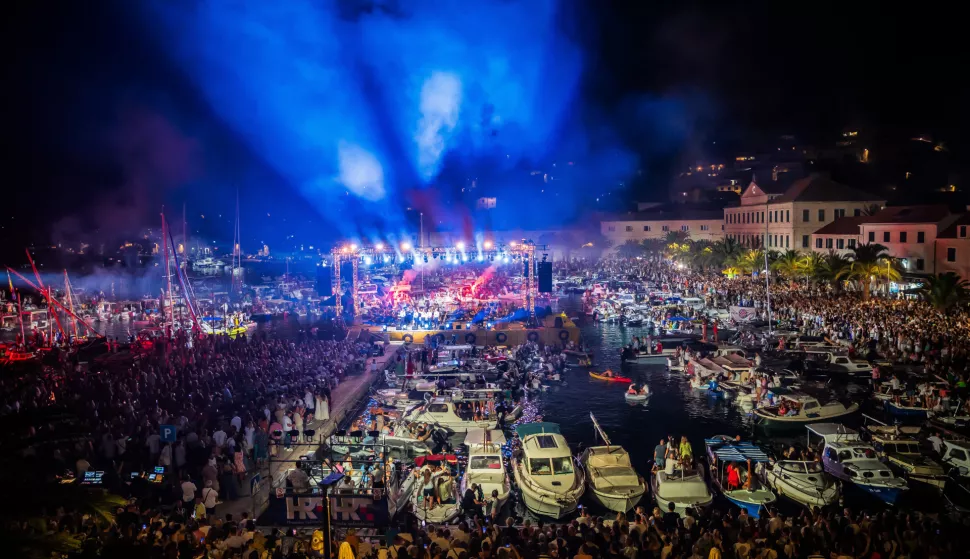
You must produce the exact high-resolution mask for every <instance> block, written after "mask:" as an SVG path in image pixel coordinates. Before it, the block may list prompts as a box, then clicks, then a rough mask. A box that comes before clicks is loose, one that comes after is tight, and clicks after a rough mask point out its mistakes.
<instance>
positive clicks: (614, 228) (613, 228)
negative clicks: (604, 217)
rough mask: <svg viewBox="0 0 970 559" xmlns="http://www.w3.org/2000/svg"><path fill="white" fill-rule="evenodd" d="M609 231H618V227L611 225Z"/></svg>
mask: <svg viewBox="0 0 970 559" xmlns="http://www.w3.org/2000/svg"><path fill="white" fill-rule="evenodd" d="M607 229H608V230H609V231H616V227H615V226H613V225H610V226H609V227H608V228H607Z"/></svg>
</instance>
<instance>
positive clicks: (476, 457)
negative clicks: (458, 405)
mask: <svg viewBox="0 0 970 559" xmlns="http://www.w3.org/2000/svg"><path fill="white" fill-rule="evenodd" d="M505 442H506V441H505V434H504V433H502V431H499V430H494V431H489V430H486V429H472V430H470V431H468V434H467V435H465V445H466V446H468V466H467V467H466V468H465V475H464V476H462V478H461V492H462V494H464V493H465V490H466V489H468V488H469V487H471V485H472V484H477V485H478V486H479V487H481V488H482V495H483V496H484V498H485V500H486V501H491V500H492V499H495V500H496V502H497V508H498V509H501V508H502V507H503V506H504V505H505V503H506V502H507V501H508V499H509V493H510V492H511V491H512V483H511V480H509V476H508V473H507V472H506V471H505V463H504V461H503V460H502V445H504V444H505ZM493 493H494V494H495V496H494V497H493Z"/></svg>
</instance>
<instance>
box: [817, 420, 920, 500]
mask: <svg viewBox="0 0 970 559" xmlns="http://www.w3.org/2000/svg"><path fill="white" fill-rule="evenodd" d="M808 432H809V437H811V434H815V435H818V436H819V437H821V438H822V440H823V441H824V448H823V450H822V466H823V467H824V468H825V471H826V472H828V473H830V474H832V475H833V476H835V477H836V478H838V479H841V480H843V481H846V482H849V483H851V484H852V485H854V486H855V487H857V488H859V489H861V490H862V491H864V492H866V493H868V494H870V495H872V496H874V497H876V498H877V499H879V500H881V501H883V502H885V503H888V504H890V505H892V504H895V503H896V501H897V500H898V499H899V497H900V495H902V494H903V492H905V491H906V490H907V489H909V487H907V485H906V480H904V479H902V478H898V477H896V476H895V475H894V474H893V471H892V470H891V469H890V468H889V466H887V465H886V464H883V463H882V462H880V461H879V459H878V457H877V454H876V450H875V449H874V448H873V447H872V445H870V444H869V443H866V442H864V441H862V439H860V438H859V433H858V432H856V431H854V430H852V429H848V428H846V427H844V426H842V425H839V424H836V423H819V424H817V425H809V426H808Z"/></svg>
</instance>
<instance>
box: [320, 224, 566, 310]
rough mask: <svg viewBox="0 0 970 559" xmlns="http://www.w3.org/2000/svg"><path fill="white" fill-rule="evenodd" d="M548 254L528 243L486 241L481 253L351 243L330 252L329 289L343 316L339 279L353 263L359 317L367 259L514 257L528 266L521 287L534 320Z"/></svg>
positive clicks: (460, 248)
mask: <svg viewBox="0 0 970 559" xmlns="http://www.w3.org/2000/svg"><path fill="white" fill-rule="evenodd" d="M546 251H548V247H547V246H546V245H540V244H536V243H534V242H532V241H529V240H522V241H519V242H515V241H512V242H509V243H508V244H492V243H491V242H489V241H486V242H485V243H484V244H483V247H482V248H481V250H479V249H478V248H477V247H476V248H472V247H466V246H465V245H463V244H460V243H459V244H456V245H454V246H434V247H413V246H411V245H410V244H409V243H403V244H402V245H401V246H400V248H399V249H394V248H389V247H387V246H384V245H382V244H375V245H373V246H358V245H356V244H353V243H348V244H346V245H342V246H339V247H334V248H333V250H331V251H330V265H331V266H333V271H332V273H331V276H330V287H331V292H332V293H334V294H335V295H336V306H337V314H340V313H342V312H343V306H342V304H341V303H342V301H341V299H342V293H341V286H342V283H341V279H342V278H341V276H340V273H341V272H340V269H341V266H342V264H343V263H344V262H350V263H352V264H353V271H352V272H351V274H352V277H351V281H350V304H351V307H352V308H353V309H354V313H355V314H356V312H357V303H358V301H359V292H358V289H359V286H358V283H359V277H358V276H359V274H358V270H359V266H360V263H361V262H362V261H364V260H365V259H370V260H371V261H372V262H379V261H380V260H382V259H384V258H393V259H395V261H396V262H398V263H402V264H403V263H404V262H411V263H417V262H419V261H424V262H425V263H427V262H428V261H429V259H430V258H437V257H441V258H442V259H444V258H445V257H446V256H448V257H454V258H460V259H461V262H459V264H481V263H483V262H486V261H494V260H495V258H497V257H498V258H502V257H505V256H512V257H513V260H514V261H521V262H524V263H525V264H527V265H526V266H525V282H524V283H523V287H522V291H523V293H522V295H523V298H524V299H525V306H526V309H527V310H528V311H529V317H530V318H533V319H534V318H535V304H536V299H537V298H538V287H539V285H538V281H537V278H536V253H544V252H546ZM452 255H455V256H452ZM468 255H472V256H474V258H469V257H468Z"/></svg>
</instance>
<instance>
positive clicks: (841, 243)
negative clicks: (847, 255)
mask: <svg viewBox="0 0 970 559" xmlns="http://www.w3.org/2000/svg"><path fill="white" fill-rule="evenodd" d="M835 248H837V249H839V250H843V249H845V239H839V240H837V241H836V242H835Z"/></svg>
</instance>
